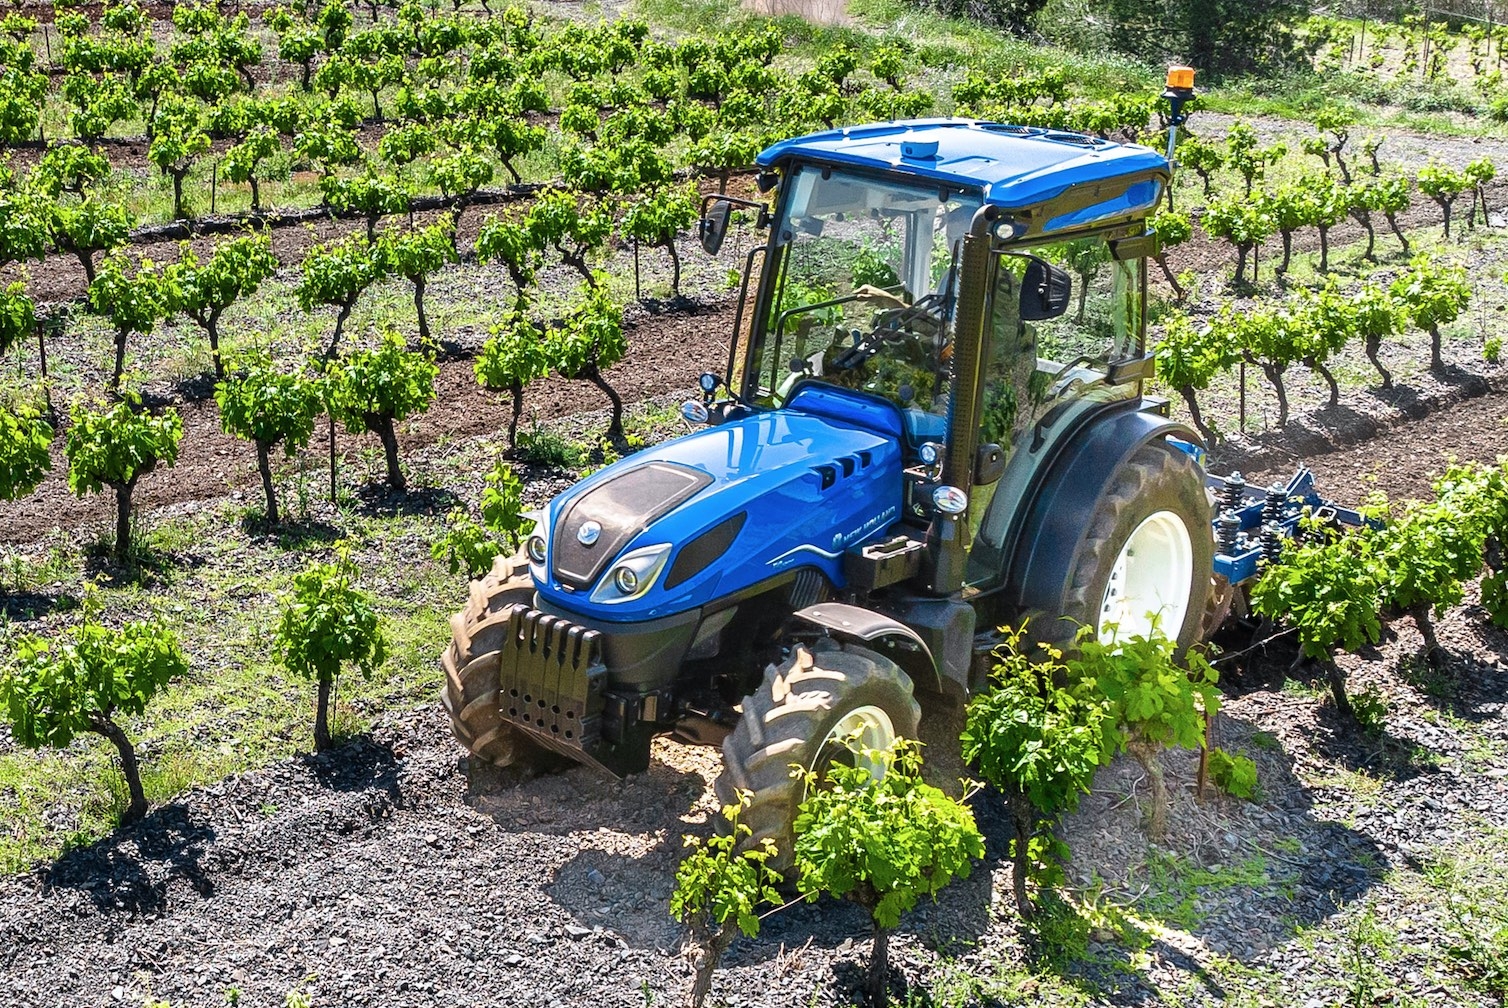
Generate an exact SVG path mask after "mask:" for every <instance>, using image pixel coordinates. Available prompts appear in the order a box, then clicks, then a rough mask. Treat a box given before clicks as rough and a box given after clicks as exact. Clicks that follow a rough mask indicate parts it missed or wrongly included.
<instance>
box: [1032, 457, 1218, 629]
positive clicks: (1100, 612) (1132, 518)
mask: <svg viewBox="0 0 1508 1008" xmlns="http://www.w3.org/2000/svg"><path fill="white" fill-rule="evenodd" d="M1214 549H1215V546H1214V534H1213V532H1212V531H1211V527H1210V504H1209V499H1208V497H1206V495H1205V490H1204V480H1203V479H1201V478H1200V475H1199V470H1198V467H1196V466H1195V465H1194V463H1193V461H1192V460H1191V459H1190V458H1189V457H1188V456H1187V455H1186V454H1184V453H1183V452H1181V451H1179V450H1177V449H1176V448H1173V447H1171V446H1169V445H1166V444H1163V443H1162V442H1152V443H1151V444H1147V445H1143V446H1142V447H1141V448H1139V449H1137V451H1136V452H1135V453H1134V454H1133V455H1132V456H1131V458H1130V459H1129V460H1128V461H1127V462H1126V463H1125V464H1124V465H1122V466H1121V468H1120V469H1119V470H1118V471H1117V472H1116V474H1115V476H1114V477H1113V478H1112V479H1111V481H1110V485H1109V486H1108V487H1107V488H1106V490H1105V492H1104V493H1103V494H1102V495H1101V496H1100V499H1099V500H1098V501H1096V502H1095V504H1094V510H1093V512H1092V513H1091V514H1090V517H1089V524H1088V530H1087V532H1086V533H1085V535H1084V537H1083V539H1081V540H1080V542H1079V544H1078V547H1077V549H1076V550H1075V552H1074V556H1073V560H1072V561H1071V563H1070V564H1069V568H1068V578H1067V580H1066V581H1065V583H1064V585H1063V588H1062V591H1061V593H1060V595H1059V597H1058V598H1056V599H1038V600H1034V601H1033V604H1032V605H1031V606H1030V608H1033V609H1036V610H1038V611H1039V613H1041V614H1044V615H1039V616H1038V620H1037V622H1036V623H1035V624H1034V625H1033V627H1032V629H1033V631H1034V633H1033V636H1034V637H1036V638H1037V639H1038V640H1040V641H1042V642H1043V643H1047V644H1052V645H1054V646H1057V647H1067V646H1070V645H1071V644H1072V641H1073V638H1074V635H1075V634H1076V633H1077V632H1078V630H1079V628H1080V627H1085V626H1087V627H1091V628H1092V629H1093V632H1094V634H1095V636H1096V637H1098V638H1099V639H1100V640H1101V641H1105V642H1107V643H1108V642H1110V641H1111V640H1114V639H1115V638H1116V637H1119V638H1121V639H1127V638H1131V637H1136V636H1143V637H1144V636H1149V635H1151V634H1152V633H1153V632H1154V630H1155V631H1158V632H1161V633H1162V634H1163V635H1165V636H1166V637H1168V638H1170V639H1172V640H1174V641H1175V642H1176V643H1177V645H1178V651H1179V652H1180V653H1182V652H1183V651H1184V650H1186V649H1187V648H1189V647H1190V646H1191V645H1193V644H1195V643H1198V642H1199V640H1200V639H1201V638H1202V635H1203V629H1204V627H1203V624H1204V622H1205V609H1206V603H1207V599H1208V596H1209V591H1210V571H1211V570H1212V568H1213V565H1214ZM1044 616H1045V618H1044ZM1055 616H1056V617H1058V618H1056V619H1054V617H1055Z"/></svg>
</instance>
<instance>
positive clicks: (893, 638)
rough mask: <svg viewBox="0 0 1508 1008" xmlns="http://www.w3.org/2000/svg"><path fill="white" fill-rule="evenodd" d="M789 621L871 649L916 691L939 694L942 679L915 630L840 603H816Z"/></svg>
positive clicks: (888, 618) (799, 611) (872, 612)
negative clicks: (905, 677)
mask: <svg viewBox="0 0 1508 1008" xmlns="http://www.w3.org/2000/svg"><path fill="white" fill-rule="evenodd" d="M791 615H792V617H793V618H795V619H798V620H801V621H802V622H804V623H810V624H811V625H813V626H817V627H821V628H822V629H824V630H826V631H828V632H829V633H831V634H832V635H833V636H834V637H837V638H839V639H840V640H850V641H853V642H854V643H856V644H863V645H865V646H867V647H869V648H872V649H873V650H874V651H875V653H877V654H881V655H884V656H885V657H886V658H889V659H890V660H891V661H893V662H895V663H896V664H897V665H899V666H900V667H901V670H902V671H903V672H905V673H906V674H907V675H908V676H910V677H911V682H912V683H913V684H914V685H915V686H916V688H917V689H918V690H921V691H923V692H927V693H938V692H941V691H942V680H941V678H940V676H939V675H938V671H937V663H936V662H935V661H934V660H933V658H932V651H931V650H930V649H929V648H928V647H927V645H926V643H925V642H924V641H923V640H922V638H921V635H919V634H918V633H917V632H916V631H915V630H913V629H911V628H910V627H908V626H907V625H906V624H904V623H901V622H899V621H897V620H894V619H891V618H890V617H889V616H886V615H884V614H882V613H877V612H875V611H874V610H873V609H863V608H860V607H859V606H853V605H846V604H844V603H842V602H819V603H818V604H816V605H814V606H807V607H806V608H805V609H799V610H797V611H796V612H794V613H792V614H791Z"/></svg>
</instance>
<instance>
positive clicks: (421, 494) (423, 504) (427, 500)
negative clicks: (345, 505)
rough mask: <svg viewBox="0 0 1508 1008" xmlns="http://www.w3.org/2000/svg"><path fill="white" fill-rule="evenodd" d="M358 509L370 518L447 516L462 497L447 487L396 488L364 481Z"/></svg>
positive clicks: (382, 483) (360, 488) (359, 491)
mask: <svg viewBox="0 0 1508 1008" xmlns="http://www.w3.org/2000/svg"><path fill="white" fill-rule="evenodd" d="M355 496H356V501H357V503H356V511H357V513H359V514H362V515H365V516H366V517H368V518H394V517H398V516H400V515H403V516H420V517H426V518H433V517H435V516H437V515H438V516H441V517H443V516H444V515H445V513H446V512H448V511H449V510H450V509H451V508H453V507H457V506H459V505H460V503H461V499H460V498H459V497H457V496H456V495H455V493H454V492H452V491H451V490H448V489H446V488H445V487H418V488H415V489H411V490H394V489H393V488H392V487H390V486H388V485H387V483H386V482H375V483H363V484H362V485H361V486H359V487H357V488H356V491H355Z"/></svg>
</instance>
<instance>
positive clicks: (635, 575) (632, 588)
mask: <svg viewBox="0 0 1508 1008" xmlns="http://www.w3.org/2000/svg"><path fill="white" fill-rule="evenodd" d="M670 546H671V544H670V543H661V544H660V545H658V546H644V547H641V548H640V549H636V550H634V551H633V552H632V553H629V554H627V555H626V556H624V557H622V558H620V559H619V560H618V562H617V563H615V564H613V565H612V567H611V568H609V569H608V572H607V574H605V575H604V576H603V577H602V580H600V581H598V582H597V587H596V588H593V589H592V601H593V602H602V603H607V604H612V603H614V602H628V601H630V600H632V599H636V598H639V597H641V596H642V595H643V594H644V593H645V592H647V591H649V589H650V588H651V587H653V585H654V583H655V578H657V577H659V576H660V571H661V570H663V569H664V568H665V561H666V560H668V559H670Z"/></svg>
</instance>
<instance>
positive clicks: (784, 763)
mask: <svg viewBox="0 0 1508 1008" xmlns="http://www.w3.org/2000/svg"><path fill="white" fill-rule="evenodd" d="M920 719H921V707H920V705H919V704H918V703H917V702H916V698H915V697H914V696H913V690H912V684H911V679H910V678H909V677H908V676H907V675H906V673H905V672H902V671H901V669H900V667H899V666H898V665H896V664H895V663H894V662H892V661H891V660H890V659H888V658H885V657H883V656H881V655H879V654H876V653H875V652H873V651H870V650H869V649H867V648H862V647H858V646H853V645H842V646H840V645H838V644H836V643H833V642H830V641H823V642H819V643H817V644H815V645H813V646H812V647H811V648H810V649H808V648H807V647H806V646H805V645H797V646H796V647H795V648H794V649H793V650H792V652H791V655H790V657H789V658H787V659H786V660H785V661H784V662H782V663H781V664H780V665H779V666H778V667H777V666H775V665H771V666H769V668H767V669H766V670H765V676H764V682H763V683H762V684H761V685H760V687H759V689H758V690H756V691H755V692H754V693H753V694H752V695H750V696H747V697H745V698H744V702H743V717H742V718H741V719H740V720H739V722H738V727H737V728H735V729H734V730H733V732H732V733H731V734H729V735H728V737H727V738H726V739H725V740H724V741H723V773H722V776H720V777H719V778H718V779H717V784H716V791H717V797H718V800H719V801H720V802H721V803H722V804H724V805H728V804H732V803H734V802H735V801H737V792H739V791H748V792H751V793H752V795H753V798H752V800H751V802H750V805H749V808H748V809H747V811H745V812H744V814H743V817H742V822H743V823H745V824H746V825H747V826H748V827H749V828H750V829H751V830H753V840H755V841H758V840H761V839H763V838H766V837H768V838H769V839H771V840H773V841H775V849H776V854H775V857H774V858H773V859H772V860H771V861H770V862H769V864H770V867H772V868H774V869H775V870H776V871H779V872H783V873H786V872H789V871H790V869H791V866H792V862H793V855H792V852H793V850H794V845H795V837H794V835H793V833H792V830H791V824H792V823H793V822H795V820H796V808H797V806H799V805H800V804H801V800H802V798H803V797H804V796H805V793H806V785H805V784H804V783H803V782H802V780H801V778H800V777H792V776H791V773H792V770H793V767H800V768H801V769H802V770H815V771H817V772H818V773H819V774H820V773H821V772H822V771H823V770H824V769H825V768H826V767H828V766H830V765H832V763H833V762H835V761H840V760H841V761H849V760H853V759H862V756H856V755H855V754H854V752H853V750H852V749H851V748H850V747H849V746H848V745H847V744H846V741H847V740H848V739H850V738H854V737H856V738H857V742H858V745H859V746H860V747H862V748H864V749H887V748H889V747H890V746H891V745H892V744H893V743H894V742H895V740H896V739H897V738H912V739H914V738H916V731H917V724H918V722H919V721H920ZM868 768H869V769H870V770H871V772H873V773H875V774H878V773H879V772H880V767H878V766H874V765H869V767H868Z"/></svg>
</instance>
